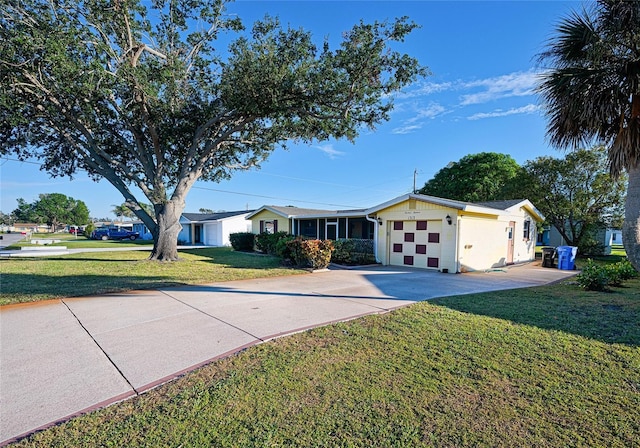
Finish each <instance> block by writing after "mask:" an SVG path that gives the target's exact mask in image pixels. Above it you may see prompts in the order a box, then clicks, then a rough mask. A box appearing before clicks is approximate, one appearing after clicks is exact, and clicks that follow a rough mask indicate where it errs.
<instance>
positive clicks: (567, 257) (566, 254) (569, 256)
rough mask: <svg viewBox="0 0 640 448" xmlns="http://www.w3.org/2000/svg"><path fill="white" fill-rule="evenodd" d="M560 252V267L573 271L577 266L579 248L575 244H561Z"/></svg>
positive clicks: (558, 249) (558, 250)
mask: <svg viewBox="0 0 640 448" xmlns="http://www.w3.org/2000/svg"><path fill="white" fill-rule="evenodd" d="M556 250H557V252H558V269H562V270H564V271H573V270H574V269H575V268H576V265H575V263H576V254H577V253H578V248H577V247H573V246H559V247H558V248H557V249H556Z"/></svg>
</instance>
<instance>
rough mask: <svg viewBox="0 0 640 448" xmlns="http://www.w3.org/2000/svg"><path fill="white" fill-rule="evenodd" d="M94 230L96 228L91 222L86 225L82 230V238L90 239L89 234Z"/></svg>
mask: <svg viewBox="0 0 640 448" xmlns="http://www.w3.org/2000/svg"><path fill="white" fill-rule="evenodd" d="M94 230H96V226H95V225H93V223H92V222H90V223H89V224H87V226H86V227H85V228H84V236H85V237H87V238H91V233H93V231H94Z"/></svg>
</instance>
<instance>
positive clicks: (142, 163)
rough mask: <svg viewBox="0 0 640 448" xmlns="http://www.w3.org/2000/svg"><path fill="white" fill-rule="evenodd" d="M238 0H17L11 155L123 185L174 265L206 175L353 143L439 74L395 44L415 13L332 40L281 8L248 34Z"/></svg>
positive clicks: (162, 255) (157, 248) (12, 13)
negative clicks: (231, 4) (324, 145)
mask: <svg viewBox="0 0 640 448" xmlns="http://www.w3.org/2000/svg"><path fill="white" fill-rule="evenodd" d="M225 4H226V2H225V1H223V0H157V1H152V2H147V1H142V0H121V1H117V2H110V3H108V4H106V3H105V2H103V1H102V0H84V1H81V2H77V1H76V0H8V1H5V2H4V3H3V11H2V13H1V14H0V41H1V42H2V45H0V140H1V141H3V145H2V147H1V149H0V151H1V152H8V151H12V152H15V153H16V154H18V156H19V157H21V158H26V157H37V158H39V159H40V160H42V164H43V168H44V169H46V170H48V171H49V172H50V173H51V174H52V175H54V176H63V175H69V176H70V175H73V174H74V173H75V172H76V171H77V170H78V169H82V170H85V171H87V172H88V173H90V175H92V176H94V177H95V178H96V179H99V178H105V179H107V180H108V181H109V182H110V183H111V184H113V185H114V186H115V187H116V188H117V189H118V191H120V193H121V194H122V195H123V197H124V199H125V203H126V205H127V206H128V207H129V208H131V209H132V210H134V211H135V213H136V215H137V216H138V217H139V218H140V219H141V220H142V221H144V223H145V225H146V226H147V227H148V228H149V229H150V231H151V233H152V234H153V237H154V243H155V244H154V249H153V251H152V254H151V258H152V259H161V260H174V259H177V243H176V241H177V235H178V233H179V231H180V229H181V226H180V224H179V217H180V214H181V213H182V211H183V210H184V207H185V200H186V196H187V194H188V192H189V191H190V189H191V188H192V186H193V185H194V183H195V182H196V181H197V180H198V179H206V180H212V181H218V180H221V179H225V178H228V177H229V176H231V174H232V173H233V172H234V171H235V170H238V169H246V168H248V167H251V166H255V165H258V164H259V163H260V162H261V161H263V160H264V159H266V158H267V157H268V156H269V154H270V153H271V152H272V151H274V149H275V148H277V147H280V146H284V145H285V144H286V142H290V141H293V142H305V143H308V142H313V141H322V140H327V139H332V138H335V139H339V138H346V139H348V140H351V141H353V140H354V139H355V138H356V137H357V136H358V134H359V132H360V131H361V130H362V129H363V128H371V129H373V128H375V127H376V125H378V124H379V123H381V122H383V121H385V120H388V119H389V111H390V110H391V108H392V106H393V102H392V94H393V93H394V92H396V91H397V90H399V89H401V88H402V87H403V86H405V85H407V84H409V83H410V82H412V81H414V80H415V79H416V77H418V76H420V75H423V74H425V72H426V71H425V69H424V68H422V67H420V65H419V64H418V62H417V61H416V60H415V59H414V58H411V57H409V56H408V55H406V54H402V53H400V52H398V51H397V50H396V49H395V48H396V46H397V44H398V42H402V41H403V40H404V39H405V37H407V35H408V34H409V33H410V32H411V31H412V30H413V29H415V28H416V25H415V24H413V23H411V22H410V21H409V20H408V19H407V18H400V19H397V20H394V21H390V22H375V23H372V24H366V23H359V24H356V25H355V26H354V27H353V28H352V29H351V30H349V31H346V32H345V33H344V34H343V39H342V42H341V44H340V45H339V47H338V48H336V49H331V48H330V45H329V44H328V42H327V41H325V42H324V44H321V45H319V46H318V45H316V43H315V42H314V40H313V38H312V36H311V34H310V33H308V32H307V31H305V30H302V29H293V28H285V27H283V26H281V24H280V23H279V21H278V20H277V19H275V18H271V17H266V18H265V19H264V20H262V21H259V22H257V23H255V24H254V26H253V27H252V29H251V30H250V31H245V30H244V28H243V26H242V24H241V21H240V20H239V19H238V18H235V17H233V16H229V15H227V14H226V13H225ZM223 35H224V40H223V39H221V38H222V37H223ZM229 41H230V42H231V43H230V44H229V45H228V46H226V47H225V44H224V42H229ZM133 187H135V188H133ZM136 189H137V190H139V191H141V192H142V194H143V195H144V197H146V200H148V202H150V203H151V204H152V205H153V213H151V214H150V213H147V211H145V210H144V208H143V207H142V205H141V204H142V203H143V202H144V201H143V198H142V197H139V196H136V193H135V191H137V190H136Z"/></svg>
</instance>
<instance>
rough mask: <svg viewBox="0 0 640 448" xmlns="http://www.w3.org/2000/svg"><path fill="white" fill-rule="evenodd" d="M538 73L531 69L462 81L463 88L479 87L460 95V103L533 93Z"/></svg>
mask: <svg viewBox="0 0 640 448" xmlns="http://www.w3.org/2000/svg"><path fill="white" fill-rule="evenodd" d="M539 75H540V74H539V73H537V72H533V71H528V72H524V73H523V72H518V73H510V74H508V75H502V76H497V77H494V78H487V79H481V80H477V81H471V82H465V83H462V84H461V85H460V88H461V89H463V90H473V89H480V91H478V92H475V93H469V94H466V95H462V97H461V103H460V104H461V105H462V106H468V105H470V104H480V103H487V102H489V101H493V100H496V99H500V98H509V97H514V96H529V95H533V94H534V89H535V86H536V84H537V82H538V79H539Z"/></svg>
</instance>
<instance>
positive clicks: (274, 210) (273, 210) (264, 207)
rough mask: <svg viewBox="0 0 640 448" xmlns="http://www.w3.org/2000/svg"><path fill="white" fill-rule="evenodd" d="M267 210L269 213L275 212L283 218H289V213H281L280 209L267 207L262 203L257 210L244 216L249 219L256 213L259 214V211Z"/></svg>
mask: <svg viewBox="0 0 640 448" xmlns="http://www.w3.org/2000/svg"><path fill="white" fill-rule="evenodd" d="M265 210H266V211H269V212H271V213H275V214H276V215H279V216H282V217H283V218H287V219H289V218H291V217H292V216H291V215H287V214H286V213H282V212H281V211H280V210H276V209H275V208H273V207H269V206H268V205H263V206H262V207H260V208H259V209H258V210H256V211H255V212H253V213H250V214H249V215H247V216H246V219H251V218H253V217H254V216H256V215H257V214H259V213H260V212H264V211H265Z"/></svg>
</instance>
